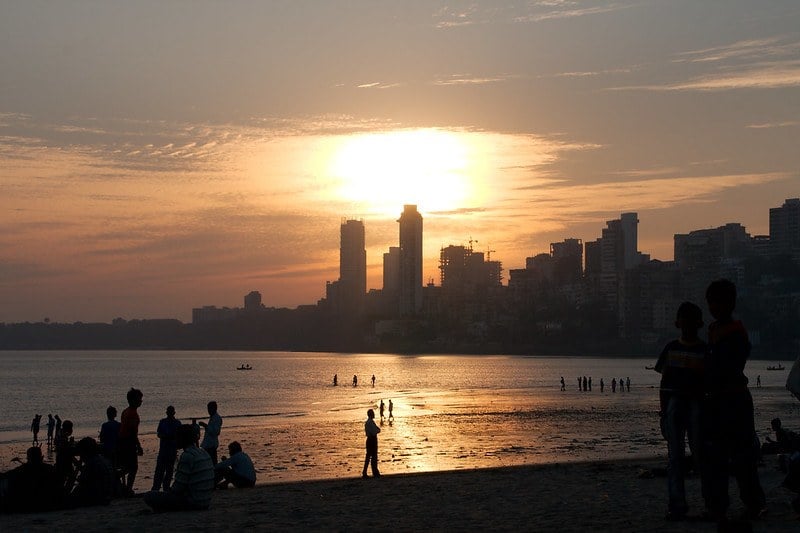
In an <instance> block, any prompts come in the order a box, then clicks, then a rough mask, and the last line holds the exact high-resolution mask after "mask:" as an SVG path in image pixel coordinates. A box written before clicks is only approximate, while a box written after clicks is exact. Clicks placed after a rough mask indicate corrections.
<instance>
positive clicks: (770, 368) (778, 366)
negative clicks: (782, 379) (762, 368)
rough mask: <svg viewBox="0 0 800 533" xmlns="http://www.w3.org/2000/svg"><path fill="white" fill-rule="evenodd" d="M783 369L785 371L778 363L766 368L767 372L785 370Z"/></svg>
mask: <svg viewBox="0 0 800 533" xmlns="http://www.w3.org/2000/svg"><path fill="white" fill-rule="evenodd" d="M785 369H786V367H785V366H783V365H782V364H780V363H778V364H777V365H773V366H768V367H767V370H785Z"/></svg>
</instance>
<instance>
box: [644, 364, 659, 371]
mask: <svg viewBox="0 0 800 533" xmlns="http://www.w3.org/2000/svg"><path fill="white" fill-rule="evenodd" d="M644 369H645V370H655V369H656V367H654V366H647V365H645V367H644Z"/></svg>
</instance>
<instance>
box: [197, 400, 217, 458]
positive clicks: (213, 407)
mask: <svg viewBox="0 0 800 533" xmlns="http://www.w3.org/2000/svg"><path fill="white" fill-rule="evenodd" d="M206 408H207V409H208V422H198V424H199V425H200V426H202V427H204V428H205V429H206V431H205V433H204V434H203V442H202V444H200V447H201V448H203V449H204V450H205V451H206V452H207V453H208V455H209V456H210V457H211V462H212V463H213V464H214V465H215V466H216V464H217V448H219V433H220V431H222V417H221V416H219V413H217V402H214V401H211V402H208V405H207V406H206Z"/></svg>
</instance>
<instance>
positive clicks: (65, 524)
mask: <svg viewBox="0 0 800 533" xmlns="http://www.w3.org/2000/svg"><path fill="white" fill-rule="evenodd" d="M663 463H664V461H663V459H662V458H652V459H641V460H616V461H596V462H576V463H569V464H548V465H529V466H515V467H504V468H485V469H475V470H464V471H457V472H452V471H450V472H428V473H416V474H394V475H383V476H382V477H381V478H380V479H373V478H369V479H361V478H359V477H353V476H345V477H342V478H341V479H336V480H323V481H300V482H291V483H268V484H264V485H258V486H256V487H255V488H253V489H241V490H239V489H228V490H225V491H216V492H215V494H214V499H213V502H212V507H211V509H210V510H208V511H196V512H179V513H165V514H154V513H152V512H151V511H150V510H149V508H148V507H147V506H146V505H145V504H144V502H143V501H142V499H141V498H129V499H124V500H116V501H114V502H112V503H111V505H109V506H107V507H95V508H87V509H76V510H69V511H57V512H49V513H39V514H29V515H7V516H2V517H0V524H2V529H3V530H6V531H22V530H26V531H49V530H53V529H56V528H59V529H63V530H81V531H109V530H111V531H166V530H190V529H192V530H201V531H206V530H243V529H246V528H260V529H270V530H279V531H280V530H339V531H347V530H353V531H360V530H367V529H374V530H383V531H389V530H391V531H417V530H461V531H470V530H478V529H484V528H485V529H492V530H495V531H520V530H528V531H553V530H559V529H560V530H566V531H579V530H594V531H675V532H678V531H716V526H715V524H710V523H703V522H676V523H673V522H666V521H665V520H664V510H665V504H666V480H665V478H663V477H643V476H642V473H643V472H651V471H652V469H654V468H658V467H663ZM760 474H761V480H762V484H763V485H764V489H765V491H766V493H767V499H768V507H769V513H768V515H767V516H766V517H765V518H764V519H763V520H760V521H757V522H753V529H754V531H770V532H773V531H779V532H781V531H787V532H788V531H798V529H800V520H798V516H797V514H796V513H794V512H793V511H792V510H791V508H790V506H789V502H790V500H791V497H792V493H790V492H788V491H786V490H785V489H783V488H781V487H779V484H780V481H781V479H782V474H781V473H780V472H778V471H777V469H775V468H774V464H773V463H772V462H769V461H768V464H767V466H764V467H762V468H761V469H760ZM687 493H688V496H689V499H690V505H691V507H692V511H693V512H699V510H700V509H701V504H700V500H699V498H700V494H699V493H700V485H699V480H698V479H697V478H690V479H689V480H688V484H687ZM732 502H733V504H732V508H731V511H730V516H731V517H736V516H738V515H739V514H740V513H741V511H742V507H741V504H740V503H739V501H738V499H737V496H736V491H735V489H733V490H732Z"/></svg>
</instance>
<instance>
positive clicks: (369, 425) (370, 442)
mask: <svg viewBox="0 0 800 533" xmlns="http://www.w3.org/2000/svg"><path fill="white" fill-rule="evenodd" d="M389 402H390V403H391V400H389ZM380 432H381V428H379V427H378V425H377V424H376V423H375V411H373V410H372V409H368V410H367V421H366V422H364V433H366V434H367V454H366V456H365V457H364V470H362V471H361V477H363V478H365V477H367V466H368V465H371V466H372V477H381V473H380V472H379V471H378V433H380Z"/></svg>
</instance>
